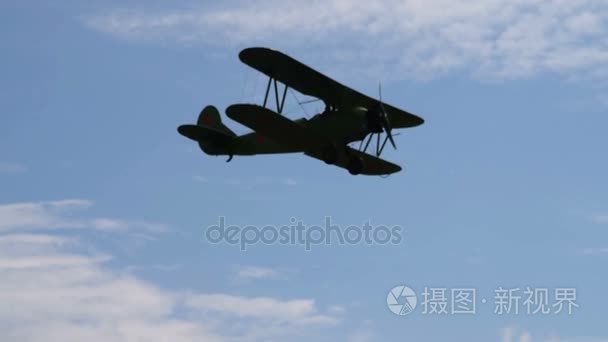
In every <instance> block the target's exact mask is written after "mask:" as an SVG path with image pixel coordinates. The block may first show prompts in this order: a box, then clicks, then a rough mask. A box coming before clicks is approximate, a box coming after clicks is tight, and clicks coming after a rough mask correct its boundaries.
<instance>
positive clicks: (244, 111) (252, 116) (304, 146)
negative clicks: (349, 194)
mask: <svg viewBox="0 0 608 342" xmlns="http://www.w3.org/2000/svg"><path fill="white" fill-rule="evenodd" d="M226 114H227V115H228V117H229V118H231V119H233V120H235V121H237V122H239V123H241V124H243V125H245V126H247V127H249V128H251V129H253V130H254V131H256V132H258V133H260V134H262V135H264V136H266V137H268V138H270V139H272V140H274V141H276V142H277V143H280V144H285V145H287V146H289V147H291V148H293V149H297V150H300V151H302V152H305V153H306V155H308V156H311V157H313V158H316V159H319V160H323V151H324V149H325V148H327V147H328V146H331V144H332V142H331V141H329V140H328V139H327V138H325V137H323V136H320V135H317V134H315V133H314V131H312V130H310V129H308V128H306V127H305V126H304V125H301V124H299V123H297V122H295V121H292V120H289V119H288V118H286V117H284V116H282V115H279V114H277V113H275V112H273V111H271V110H270V109H267V108H264V107H261V106H256V105H247V104H236V105H232V106H230V107H228V108H227V109H226ZM338 153H339V156H338V160H337V161H336V163H335V164H336V166H339V167H341V168H344V169H347V168H348V163H349V157H350V156H352V155H356V156H358V157H359V158H360V159H361V161H362V162H363V170H362V171H361V173H362V174H364V175H387V174H391V173H395V172H398V171H400V170H401V167H400V166H399V165H395V164H393V163H390V162H388V161H386V160H383V159H380V158H377V157H374V156H372V155H369V154H366V153H363V152H360V151H357V150H355V149H352V148H350V147H348V146H345V148H344V149H339V151H338Z"/></svg>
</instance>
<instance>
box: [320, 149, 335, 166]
mask: <svg viewBox="0 0 608 342" xmlns="http://www.w3.org/2000/svg"><path fill="white" fill-rule="evenodd" d="M323 161H324V162H325V163H326V164H330V165H331V164H335V163H336V162H338V151H337V150H336V148H335V147H334V146H327V147H326V148H325V149H324V150H323Z"/></svg>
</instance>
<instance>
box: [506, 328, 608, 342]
mask: <svg viewBox="0 0 608 342" xmlns="http://www.w3.org/2000/svg"><path fill="white" fill-rule="evenodd" d="M500 340H501V342H608V338H604V337H592V336H584V337H583V336H576V337H563V336H557V335H555V334H553V335H548V334H545V335H540V334H535V335H532V333H531V332H530V331H528V330H526V329H519V328H517V327H513V326H508V327H505V328H503V329H502V331H501V339H500Z"/></svg>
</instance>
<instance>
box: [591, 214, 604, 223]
mask: <svg viewBox="0 0 608 342" xmlns="http://www.w3.org/2000/svg"><path fill="white" fill-rule="evenodd" d="M591 221H593V222H595V223H608V215H606V214H597V215H593V216H592V217H591Z"/></svg>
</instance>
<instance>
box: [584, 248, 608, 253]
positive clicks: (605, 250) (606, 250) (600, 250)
mask: <svg viewBox="0 0 608 342" xmlns="http://www.w3.org/2000/svg"><path fill="white" fill-rule="evenodd" d="M581 253H582V254H583V255H608V247H588V248H585V249H583V250H582V251H581Z"/></svg>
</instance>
